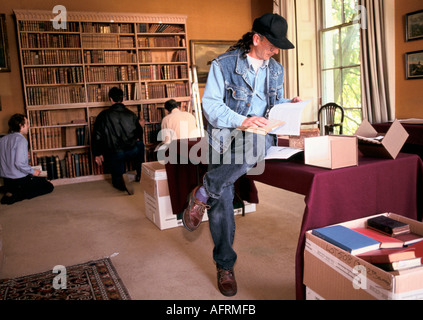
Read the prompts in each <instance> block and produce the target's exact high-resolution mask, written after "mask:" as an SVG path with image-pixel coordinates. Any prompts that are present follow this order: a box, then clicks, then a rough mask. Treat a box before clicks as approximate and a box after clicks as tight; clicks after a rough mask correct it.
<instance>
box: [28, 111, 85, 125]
mask: <svg viewBox="0 0 423 320" xmlns="http://www.w3.org/2000/svg"><path fill="white" fill-rule="evenodd" d="M68 111H69V112H62V110H31V111H30V112H29V121H30V124H31V127H40V126H54V125H67V124H80V125H83V124H86V123H87V120H85V110H84V109H83V108H81V109H72V110H68Z"/></svg>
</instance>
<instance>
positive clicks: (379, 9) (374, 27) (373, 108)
mask: <svg viewBox="0 0 423 320" xmlns="http://www.w3.org/2000/svg"><path fill="white" fill-rule="evenodd" d="M383 2H384V0H359V3H360V5H361V6H363V7H365V8H366V10H361V18H362V21H361V57H362V61H361V77H362V79H361V83H362V110H363V118H364V119H367V120H369V122H370V123H380V122H386V121H389V120H392V117H393V115H394V111H393V103H394V101H391V98H390V88H389V74H388V67H389V66H388V60H387V51H386V50H387V48H386V42H385V32H386V31H385V30H386V28H385V18H384V9H385V8H384V3H383ZM363 19H365V21H363ZM363 23H364V24H363Z"/></svg>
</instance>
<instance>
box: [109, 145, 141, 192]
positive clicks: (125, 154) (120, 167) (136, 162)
mask: <svg viewBox="0 0 423 320" xmlns="http://www.w3.org/2000/svg"><path fill="white" fill-rule="evenodd" d="M104 160H105V162H106V166H107V168H108V169H109V172H110V173H111V175H112V184H113V186H114V187H115V188H116V189H119V190H125V184H124V183H123V180H122V175H123V174H124V173H125V172H126V166H125V165H126V162H131V164H132V166H133V168H134V169H135V170H136V171H137V177H140V176H141V165H142V163H143V162H144V143H143V142H141V141H138V142H137V144H136V145H135V147H133V148H132V149H130V150H127V151H122V152H118V153H114V154H109V155H107V156H105V159H104Z"/></svg>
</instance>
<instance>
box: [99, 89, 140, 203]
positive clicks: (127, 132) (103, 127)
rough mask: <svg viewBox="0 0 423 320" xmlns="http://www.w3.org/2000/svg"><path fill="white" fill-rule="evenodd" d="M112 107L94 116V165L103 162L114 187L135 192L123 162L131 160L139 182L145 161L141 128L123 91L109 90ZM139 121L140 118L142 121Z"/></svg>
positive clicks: (129, 192) (136, 179) (131, 192)
mask: <svg viewBox="0 0 423 320" xmlns="http://www.w3.org/2000/svg"><path fill="white" fill-rule="evenodd" d="M109 99H110V102H111V103H112V106H111V107H110V108H108V109H106V110H103V111H102V112H100V114H99V115H98V116H97V118H96V120H95V123H94V128H93V133H92V144H91V146H92V151H93V155H94V156H95V162H96V163H97V165H99V166H100V165H103V162H104V163H105V165H106V167H107V168H108V170H110V173H111V175H112V184H113V186H114V187H115V188H116V189H118V190H121V191H127V192H128V194H131V195H132V194H134V186H133V185H132V184H131V183H130V181H129V178H128V176H127V174H126V169H125V164H126V162H127V161H131V162H132V165H133V167H134V169H135V170H136V172H137V175H136V177H135V181H137V182H138V181H140V177H141V165H142V163H143V162H144V142H143V131H142V126H141V123H140V120H139V119H138V117H137V115H136V114H135V113H134V112H132V111H131V110H129V109H128V108H127V107H126V106H125V105H124V104H123V103H122V102H123V91H122V90H121V89H119V88H117V87H113V88H111V89H110V91H109ZM141 121H142V120H141Z"/></svg>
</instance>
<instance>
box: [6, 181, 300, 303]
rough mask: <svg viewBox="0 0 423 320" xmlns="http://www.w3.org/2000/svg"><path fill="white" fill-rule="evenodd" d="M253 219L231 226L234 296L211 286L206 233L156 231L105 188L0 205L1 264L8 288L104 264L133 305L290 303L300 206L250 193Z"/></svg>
mask: <svg viewBox="0 0 423 320" xmlns="http://www.w3.org/2000/svg"><path fill="white" fill-rule="evenodd" d="M257 187H258V190H259V197H260V204H258V205H257V211H256V212H253V213H248V214H246V216H244V217H243V216H241V215H237V216H236V236H235V244H234V247H235V249H236V251H237V253H238V261H237V263H236V265H235V275H236V278H237V282H238V294H237V295H236V296H234V297H232V298H225V297H224V296H222V295H221V294H220V292H219V291H218V289H217V286H216V268H215V265H214V262H213V259H212V249H213V243H212V240H211V236H210V232H209V229H208V223H207V222H205V223H203V224H202V225H201V226H200V228H199V229H198V230H197V231H196V232H193V233H190V232H188V231H186V230H185V229H184V228H183V227H177V228H173V229H167V230H163V231H161V230H159V229H158V228H157V227H156V226H155V225H154V224H153V223H152V222H151V221H149V220H148V219H147V218H146V216H145V214H144V196H143V192H142V190H141V186H140V184H136V185H135V195H133V196H129V195H127V194H125V193H122V192H119V191H117V190H115V189H114V188H113V187H112V186H111V185H110V183H109V182H108V181H95V182H87V183H79V184H72V185H64V186H57V187H56V188H55V190H54V191H53V193H51V194H49V195H45V196H42V197H39V198H35V199H32V200H25V201H22V202H20V203H15V204H13V205H10V206H7V205H0V225H2V228H3V246H4V262H3V268H2V271H1V272H0V278H12V277H17V276H22V275H27V274H33V273H38V272H43V271H47V270H52V269H53V267H54V266H55V265H64V266H70V265H74V264H79V263H83V262H86V261H89V260H96V259H99V258H103V257H111V260H112V262H113V264H114V266H115V267H116V270H117V272H118V274H119V276H120V277H121V278H122V281H123V283H124V284H125V286H126V287H127V289H128V291H129V294H130V295H131V297H132V299H137V300H138V299H139V300H145V299H182V300H185V299H188V300H195V299H211V300H214V299H228V300H230V299H241V300H243V299H249V300H250V299H251V300H261V299H265V300H275V299H277V300H293V299H295V283H294V280H295V276H294V257H295V250H296V245H297V240H298V234H299V228H300V224H301V219H302V214H303V211H304V206H305V204H304V196H301V195H298V194H294V193H290V192H287V191H284V190H280V189H276V188H273V187H270V186H267V185H264V184H260V183H258V184H257Z"/></svg>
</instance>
